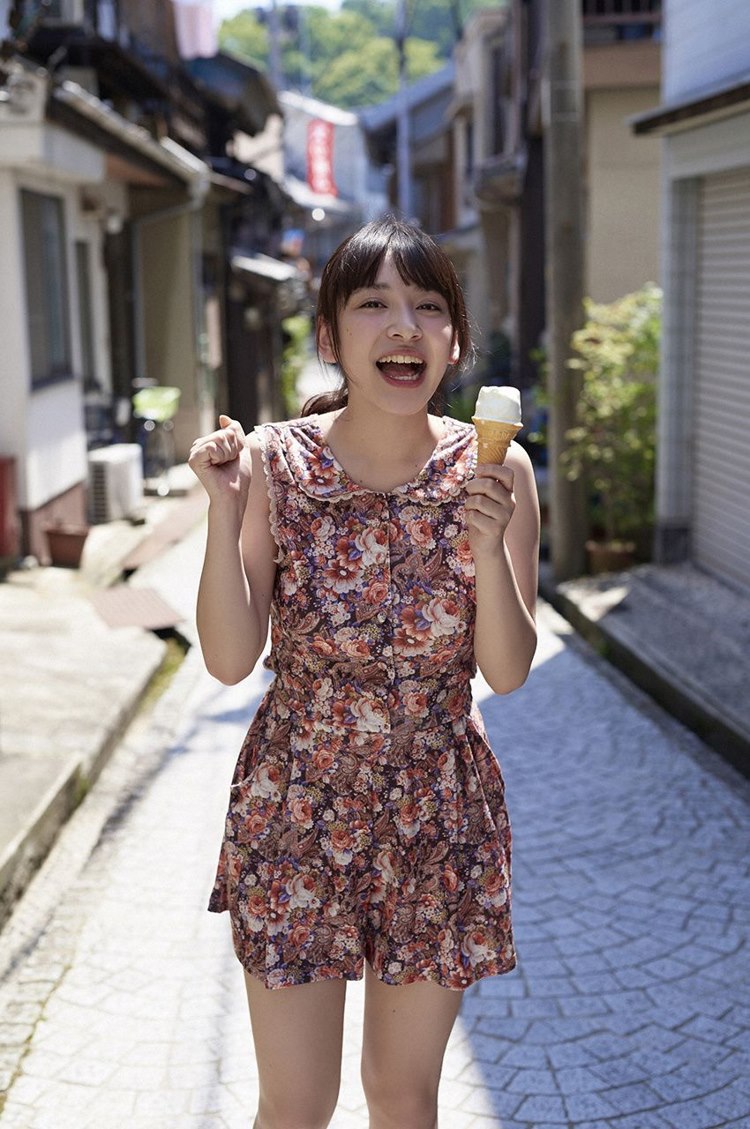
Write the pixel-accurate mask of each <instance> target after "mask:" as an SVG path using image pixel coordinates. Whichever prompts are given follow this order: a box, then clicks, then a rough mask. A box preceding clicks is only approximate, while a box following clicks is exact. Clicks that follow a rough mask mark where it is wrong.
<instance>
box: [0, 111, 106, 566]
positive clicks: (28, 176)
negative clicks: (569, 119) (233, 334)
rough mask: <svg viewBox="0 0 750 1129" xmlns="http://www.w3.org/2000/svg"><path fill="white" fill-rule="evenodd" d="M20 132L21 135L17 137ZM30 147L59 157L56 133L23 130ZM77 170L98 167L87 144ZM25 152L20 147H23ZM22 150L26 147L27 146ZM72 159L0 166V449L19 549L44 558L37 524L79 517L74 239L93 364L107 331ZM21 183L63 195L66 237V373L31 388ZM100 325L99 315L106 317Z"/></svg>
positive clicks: (81, 467)
mask: <svg viewBox="0 0 750 1129" xmlns="http://www.w3.org/2000/svg"><path fill="white" fill-rule="evenodd" d="M19 136H20V135H19ZM28 136H29V137H30V139H31V145H30V146H29V149H31V150H32V151H35V152H36V153H37V154H44V155H45V156H46V157H47V159H48V160H53V159H56V158H57V157H61V158H63V153H64V146H62V145H61V137H60V131H58V130H55V129H46V128H41V129H38V128H36V127H33V126H32V128H31V129H30V130H29V131H28ZM73 148H74V149H75V150H76V152H77V156H78V158H79V162H80V163H79V170H80V171H81V172H82V173H83V174H84V175H85V173H86V172H89V173H91V172H93V173H94V174H96V173H97V172H98V171H100V168H101V165H100V163H99V162H98V160H97V159H96V158H97V155H96V154H95V153H94V154H93V156H92V152H91V150H90V147H88V146H81V145H77V146H74V147H73ZM23 151H24V149H23V147H22V152H23ZM26 152H27V154H28V150H26ZM70 165H71V162H70V160H69V159H68V155H67V154H65V156H64V159H61V160H60V161H59V163H58V165H57V166H52V167H50V165H46V166H45V165H42V166H41V167H37V168H35V169H33V170H32V169H31V168H29V167H22V168H4V169H3V168H0V281H1V282H2V285H1V286H0V290H1V293H0V322H1V323H2V325H3V348H2V350H0V389H2V403H3V411H2V413H0V450H1V451H2V453H3V454H7V455H10V456H12V457H13V458H15V459H16V465H17V478H18V506H19V511H20V513H21V519H22V526H23V531H24V547H25V550H26V551H28V552H31V553H33V554H34V555H36V556H38V557H39V558H40V559H42V560H44V559H46V544H45V541H44V537H43V525H44V524H45V522H48V521H56V520H64V521H82V520H84V518H85V481H86V477H87V459H86V435H85V430H84V414H83V388H82V384H81V381H80V372H81V342H80V334H79V320H78V289H77V279H76V260H75V241H76V239H82V238H83V239H86V240H87V241H89V242H90V243H91V244H92V254H91V266H92V280H91V281H92V299H93V301H94V305H95V309H94V317H95V324H97V325H98V326H99V327H100V328H99V334H98V341H97V342H96V344H95V348H96V353H97V357H98V359H99V363H100V364H103V363H104V362H102V355H103V354H106V330H102V329H101V325H102V323H101V320H100V317H99V316H98V314H99V313H100V310H101V305H100V303H101V298H100V297H98V296H97V293H96V292H97V289H99V288H98V287H97V278H98V277H99V278H100V277H101V275H100V273H99V274H97V264H98V261H99V258H100V256H99V255H98V254H97V252H98V248H99V244H98V237H97V230H96V228H95V227H94V225H93V224H91V223H90V222H87V221H85V220H83V219H82V217H81V215H80V212H79V196H78V185H77V184H75V183H72V182H71V179H70V173H71V171H72V170H71V167H70ZM22 189H29V190H31V191H35V192H40V193H44V194H46V195H54V196H57V197H59V198H60V199H61V200H62V201H63V205H64V217H65V237H66V268H67V284H68V318H69V332H70V342H71V362H72V363H71V376H70V378H69V379H65V380H61V381H59V382H56V383H54V384H50V385H48V386H45V387H41V388H38V389H35V390H32V388H31V376H30V356H29V339H28V332H29V331H28V318H27V309H26V294H25V285H24V278H25V260H24V250H23V237H22V226H21V210H20V192H21V190H22ZM104 324H105V325H106V320H105V323H104Z"/></svg>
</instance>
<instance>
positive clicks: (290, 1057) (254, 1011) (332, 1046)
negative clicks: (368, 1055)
mask: <svg viewBox="0 0 750 1129" xmlns="http://www.w3.org/2000/svg"><path fill="white" fill-rule="evenodd" d="M245 986H246V988H247V999H248V1004H249V1006H250V1022H251V1025H252V1029H253V1041H254V1043H255V1055H256V1059H257V1062H258V1075H259V1078H260V1101H259V1104H258V1116H257V1118H256V1121H255V1129H325V1126H327V1125H328V1123H329V1121H330V1120H331V1118H332V1116H333V1111H334V1109H335V1108H336V1099H337V1098H338V1092H339V1083H340V1079H341V1046H342V1041H343V1024H344V1001H345V997H346V981H345V980H326V981H322V982H319V983H315V984H299V985H296V986H295V987H292V988H275V989H273V990H271V989H268V988H266V987H264V985H263V984H262V983H261V981H260V980H257V979H255V977H253V976H250V975H248V973H245Z"/></svg>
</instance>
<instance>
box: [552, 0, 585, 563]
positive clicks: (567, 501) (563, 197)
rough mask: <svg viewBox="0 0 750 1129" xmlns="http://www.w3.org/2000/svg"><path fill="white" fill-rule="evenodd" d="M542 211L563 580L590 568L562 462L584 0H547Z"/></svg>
mask: <svg viewBox="0 0 750 1129" xmlns="http://www.w3.org/2000/svg"><path fill="white" fill-rule="evenodd" d="M544 7H545V27H544V32H545V74H544V204H545V207H544V212H545V225H546V240H545V241H546V255H545V257H546V264H547V265H546V289H547V335H548V362H549V377H548V382H549V384H548V387H549V424H548V451H549V509H550V542H551V545H550V551H551V559H552V568H553V572H554V575H555V578H556V579H557V580H565V579H567V578H569V577H571V576H577V575H580V574H581V573H582V572H584V570H585V539H586V504H585V484H584V482H583V480H582V479H577V480H576V481H574V482H571V481H570V480H569V479H568V478H567V476H566V474H565V470H564V468H563V467H562V466H561V463H560V456H561V454H562V452H563V451H564V450H565V447H566V439H565V433H566V432H567V431H568V429H569V428H571V427H574V426H575V424H576V405H577V403H578V398H579V395H580V389H581V380H580V377H579V375H578V373H577V371H576V370H575V369H571V368H570V367H569V366H568V361H569V359H570V356H571V346H570V340H571V336H572V334H573V332H574V331H575V330H576V329H579V328H580V327H581V324H582V321H583V295H584V262H583V184H582V171H583V164H582V141H581V135H582V118H583V106H582V103H583V93H582V81H581V70H582V68H581V55H582V45H581V39H582V33H581V3H580V0H545V5H544Z"/></svg>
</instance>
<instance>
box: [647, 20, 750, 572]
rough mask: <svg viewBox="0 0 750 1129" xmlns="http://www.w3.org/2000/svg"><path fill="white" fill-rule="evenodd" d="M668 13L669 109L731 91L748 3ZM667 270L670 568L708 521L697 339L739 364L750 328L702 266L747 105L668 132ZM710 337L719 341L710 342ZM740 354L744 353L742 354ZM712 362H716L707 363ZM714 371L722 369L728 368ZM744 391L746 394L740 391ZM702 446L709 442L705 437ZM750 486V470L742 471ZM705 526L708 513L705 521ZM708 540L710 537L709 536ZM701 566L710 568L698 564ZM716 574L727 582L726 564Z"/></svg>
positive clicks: (743, 163) (747, 29) (665, 507)
mask: <svg viewBox="0 0 750 1129" xmlns="http://www.w3.org/2000/svg"><path fill="white" fill-rule="evenodd" d="M666 7H667V10H666V13H665V20H666V41H665V52H664V96H663V101H664V102H666V103H669V102H670V101H671V100H674V99H677V98H688V97H689V96H690V95H691V94H695V95H699V94H701V93H702V92H703V91H704V90H706V89H707V88H711V87H716V86H718V85H719V84H720V83H722V81H723V82H726V83H727V84H731V82H732V80H733V79H734V78H735V76H737V75H738V74H740V73H743V72H744V73H746V72H747V69H748V65H749V64H750V53H749V52H748V42H750V6H748V5H747V4H746V3H744V0H716V3H715V4H713V5H712V6H711V12H710V17H709V16H708V15H707V13H706V8H705V5H704V4H701V3H700V2H699V0H680V2H679V3H677V2H676V0H668V2H667V6H666ZM663 165H664V176H663V189H662V208H663V215H664V223H663V229H662V262H663V276H664V288H665V299H664V321H663V333H662V359H661V373H660V381H659V416H658V423H659V436H658V463H657V495H656V514H657V523H656V525H657V527H656V540H655V554H656V557H657V559H658V560H660V561H664V562H671V561H678V560H683V559H685V558H690V557H692V556H693V553H694V545H693V534H694V532H696V530H694V528H693V523H694V521H696V520H697V521H700V520H701V514H700V513H699V512H698V511H696V508H695V494H696V487H697V485H698V484H697V483H696V481H695V474H696V471H695V459H696V453H697V444H696V436H695V429H696V425H697V420H696V409H695V399H696V383H698V384H700V381H701V380H702V381H703V382H704V396H705V390H706V387H707V386H709V385H710V383H711V373H710V359H708V360H707V355H706V353H705V350H704V351H703V354H702V359H701V364H702V365H703V372H702V373H699V371H698V367H699V366H698V360H697V359H696V352H697V350H696V345H700V341H698V340H697V339H696V334H697V333H698V332H699V330H698V328H697V327H698V326H700V334H701V335H702V337H703V340H704V342H705V341H711V340H716V339H718V340H722V339H724V338H726V339H727V345H728V351H729V353H730V354H732V355H736V353H737V349H738V342H741V341H742V340H743V334H744V332H745V330H746V325H747V313H746V309H744V308H743V306H742V299H740V300H739V302H738V301H737V296H736V294H734V292H733V290H732V285H731V282H730V283H729V286H728V293H729V297H728V298H727V301H726V308H722V309H721V311H720V313H719V314H718V315H717V308H716V303H715V302H714V303H713V305H711V304H710V303H708V304H704V299H705V294H704V273H705V268H704V264H703V263H702V262H701V255H700V252H699V248H700V245H701V230H700V223H701V218H700V217H701V199H702V197H703V193H704V186H705V181H704V178H707V177H711V176H712V175H713V174H721V173H725V172H733V171H734V170H741V169H745V170H750V108H748V106H747V103H745V104H744V105H742V106H735V107H733V108H732V109H731V111H729V112H728V113H727V114H726V115H725V116H714V118H713V120H711V119H709V118H706V117H693V118H688V119H686V120H684V121H683V122H681V123H680V125H679V127H678V128H676V129H673V130H668V132H667V133H666V136H665V137H664V140H663ZM737 242H738V240H737V239H735V233H734V232H733V230H732V222H729V223H727V225H726V238H725V240H724V246H723V247H721V248H720V250H719V251H718V252H716V254H718V255H719V256H720V263H719V264H718V270H719V271H720V270H721V263H725V264H726V272H727V279H728V280H729V279H731V270H732V268H733V266H734V260H735V256H736V244H737ZM709 266H710V272H712V277H714V278H715V277H716V274H717V262H716V259H714V261H713V262H712V263H711V264H709ZM712 334H713V337H712ZM740 348H741V346H740ZM709 358H710V354H709ZM717 363H720V364H721V365H723V358H719V359H718V361H717ZM737 387H738V388H740V389H741V388H742V387H743V385H742V384H739V385H738V386H737ZM746 423H747V420H744V419H743V418H742V416H741V413H735V415H734V418H733V419H732V421H731V427H730V431H731V432H732V433H735V434H736V433H737V432H738V431H739V433H740V434H741V433H742V430H743V428H744V427H746ZM710 426H711V427H712V429H713V430H712V431H711V436H710V442H712V443H713V444H714V447H715V449H716V450H717V451H723V450H725V449H726V447H727V444H726V443H725V438H730V436H729V435H727V436H725V435H724V432H723V429H724V428H726V426H727V424H726V420H725V419H724V418H723V417H721V413H719V416H718V417H717V418H715V419H713V420H712V421H711V422H710ZM702 438H703V442H704V443H705V442H706V441H708V440H707V438H706V436H705V435H704V436H703V437H702ZM742 474H744V476H745V479H746V477H747V467H746V466H745V468H744V470H742ZM742 474H741V473H740V472H739V471H738V468H737V467H736V466H733V467H732V468H731V470H730V476H729V479H728V481H729V482H730V483H732V484H733V490H732V489H730V492H729V495H728V500H729V503H730V504H729V505H728V506H724V507H717V508H716V512H715V515H714V516H715V519H716V522H717V525H716V526H715V527H714V528H715V531H716V534H717V537H716V540H717V543H718V542H726V540H727V538H728V539H730V540H731V539H732V538H734V537H735V535H736V529H735V526H734V524H733V519H732V517H731V514H732V513H733V512H735V511H736V512H737V513H740V514H746V513H747V485H746V481H743V480H742ZM703 518H705V513H704V514H703ZM701 532H702V534H703V536H704V547H705V544H706V541H705V535H706V533H707V528H704V529H703V530H702V531H701ZM700 563H705V562H704V561H702V560H701V562H700ZM716 567H717V571H719V573H720V574H721V575H727V573H726V571H725V569H724V567H723V565H722V562H720V561H718V562H717V565H716ZM730 576H731V578H732V579H735V580H736V579H741V581H742V582H744V583H745V584H748V583H750V572H748V570H747V568H746V567H745V571H744V574H743V575H742V576H741V577H740V576H738V574H737V572H736V571H734V572H732V573H731V574H730Z"/></svg>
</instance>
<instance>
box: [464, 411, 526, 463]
mask: <svg viewBox="0 0 750 1129" xmlns="http://www.w3.org/2000/svg"><path fill="white" fill-rule="evenodd" d="M472 423H473V424H474V426H475V427H476V429H477V462H478V463H502V462H504V461H505V456H506V455H507V453H508V447H510V442H511V439H513V438H514V436H516V435H517V434H518V432H519V431H520V430H521V424H520V423H503V422H502V421H501V420H496V419H478V418H477V417H476V416H472Z"/></svg>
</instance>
